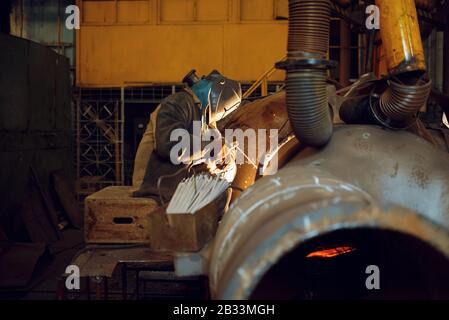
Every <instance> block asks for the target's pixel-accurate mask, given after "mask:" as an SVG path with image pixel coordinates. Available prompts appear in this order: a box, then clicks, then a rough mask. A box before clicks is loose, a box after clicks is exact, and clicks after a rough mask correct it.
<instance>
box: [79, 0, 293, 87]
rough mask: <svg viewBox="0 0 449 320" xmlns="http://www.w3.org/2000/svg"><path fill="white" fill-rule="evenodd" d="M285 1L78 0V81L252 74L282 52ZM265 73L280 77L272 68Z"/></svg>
mask: <svg viewBox="0 0 449 320" xmlns="http://www.w3.org/2000/svg"><path fill="white" fill-rule="evenodd" d="M287 3H288V1H287V0H78V1H77V4H78V6H79V7H80V9H81V29H80V30H78V32H77V84H78V85H79V86H92V87H106V86H123V85H130V84H142V83H177V82H180V81H181V79H182V77H183V76H184V75H185V74H186V73H187V72H188V71H189V70H190V69H193V68H195V69H197V71H198V73H199V74H206V73H209V72H210V71H211V70H212V69H218V70H219V71H221V72H223V73H224V74H226V75H227V76H228V77H231V78H234V79H237V80H240V81H252V80H255V79H256V78H258V77H259V76H260V75H261V74H262V73H263V72H265V71H266V70H268V69H269V68H270V67H271V66H272V65H273V64H274V63H275V62H276V61H278V60H280V59H281V58H282V57H283V56H284V55H285V52H286V46H287V28H288V27H287V21H285V20H284V21H282V20H276V17H277V16H278V17H284V18H286V17H287V15H288V9H287ZM271 79H272V80H283V79H284V75H283V72H281V71H277V72H276V73H275V74H274V75H273V77H272V78H271Z"/></svg>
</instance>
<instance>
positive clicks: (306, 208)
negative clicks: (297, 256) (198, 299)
mask: <svg viewBox="0 0 449 320" xmlns="http://www.w3.org/2000/svg"><path fill="white" fill-rule="evenodd" d="M448 160H449V156H448V155H447V154H446V153H443V152H441V151H440V150H438V149H437V148H435V147H433V146H432V145H431V144H429V143H427V142H426V141H424V140H422V139H421V138H419V137H417V136H415V135H413V134H411V133H407V132H390V131H386V130H382V129H381V128H378V127H375V126H346V125H345V126H339V127H337V128H336V131H335V135H334V138H333V139H332V142H331V143H330V144H329V145H328V146H327V147H326V148H324V149H323V150H322V151H320V152H311V153H310V152H307V150H305V151H304V152H301V153H300V154H299V155H298V157H297V159H295V160H293V161H292V162H291V163H290V164H289V165H287V166H286V167H285V168H284V169H282V170H281V171H280V172H279V173H278V174H277V175H275V176H272V177H265V178H263V179H260V180H259V181H257V182H256V183H255V184H254V185H253V186H252V187H251V188H249V189H248V190H247V191H246V192H245V193H243V194H242V195H241V197H240V198H239V199H238V200H237V201H236V202H235V203H234V204H233V206H232V207H231V209H230V211H229V212H228V213H227V215H225V217H224V219H223V221H222V223H221V225H220V228H219V230H218V233H217V237H216V239H215V244H214V247H213V251H212V257H211V267H210V269H209V271H210V284H211V292H212V294H213V296H214V297H215V298H219V299H245V298H248V297H249V296H250V294H251V292H252V290H253V289H254V288H255V286H256V285H257V283H258V281H259V280H260V279H261V277H262V276H263V275H264V274H265V272H266V271H267V270H269V268H270V267H271V266H272V265H274V264H275V263H276V262H277V261H278V260H279V259H280V258H281V257H282V256H283V255H284V254H286V253H287V252H289V251H290V250H292V249H293V248H295V247H296V246H297V245H298V244H300V243H302V242H304V241H306V240H308V239H312V238H314V237H317V236H319V235H322V234H325V233H328V232H331V231H335V230H340V229H343V228H362V227H368V228H379V229H387V230H392V231H397V232H400V233H404V234H407V235H410V236H412V237H415V238H418V239H421V240H423V241H425V242H427V243H428V244H430V245H431V246H432V247H433V248H435V249H436V250H438V251H439V252H442V253H443V254H444V255H446V256H447V257H449V197H447V194H448V193H449V161H448Z"/></svg>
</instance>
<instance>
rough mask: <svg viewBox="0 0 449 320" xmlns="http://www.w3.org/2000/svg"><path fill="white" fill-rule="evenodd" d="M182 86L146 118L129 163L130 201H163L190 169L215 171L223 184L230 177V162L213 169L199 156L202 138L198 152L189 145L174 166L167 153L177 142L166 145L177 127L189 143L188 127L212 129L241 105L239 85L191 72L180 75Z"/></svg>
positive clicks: (214, 75)
mask: <svg viewBox="0 0 449 320" xmlns="http://www.w3.org/2000/svg"><path fill="white" fill-rule="evenodd" d="M183 83H185V85H186V86H185V88H183V89H182V90H181V91H179V92H177V93H175V94H172V95H170V96H169V97H167V98H165V99H164V100H163V101H162V102H161V103H160V105H159V106H158V107H157V108H156V110H155V111H154V112H153V113H152V114H151V116H150V121H149V123H148V126H147V128H146V131H145V134H144V136H143V138H142V141H141V142H140V144H139V147H138V150H137V154H136V158H135V163H134V173H133V186H134V187H135V188H136V189H137V188H138V190H137V191H135V192H134V193H133V195H134V196H135V197H151V198H154V199H156V200H157V201H158V202H167V201H169V200H170V199H171V197H172V196H173V194H174V192H175V190H176V187H177V185H178V184H179V182H180V181H181V180H182V179H183V178H185V177H186V176H187V175H188V174H189V173H190V172H195V168H200V170H203V171H211V170H214V171H215V173H216V172H221V173H226V172H230V173H231V174H230V175H229V174H228V175H227V177H226V178H227V179H229V180H232V179H233V176H235V163H234V164H233V163H227V164H226V165H224V166H223V167H222V168H218V167H217V166H215V165H214V164H213V163H211V162H210V159H205V158H204V148H205V146H206V145H208V144H210V142H208V141H204V139H200V140H199V141H201V147H200V150H193V147H191V151H192V152H191V153H189V159H187V161H186V160H185V159H184V161H183V162H182V163H174V161H173V152H172V151H173V148H174V147H175V146H176V145H177V144H178V142H179V141H171V140H172V139H171V138H172V133H173V132H175V131H176V130H177V129H183V130H186V131H187V132H188V133H189V134H190V136H191V139H190V141H191V142H193V141H194V140H195V139H198V137H197V136H195V135H197V133H196V132H194V124H198V123H201V127H202V128H201V130H202V132H204V130H205V129H210V128H215V127H216V123H217V122H218V121H220V120H221V119H223V118H224V117H226V116H227V115H229V114H230V113H231V112H233V111H234V110H236V108H238V107H239V105H240V104H241V101H242V90H241V86H240V83H239V82H237V81H234V80H231V79H228V78H226V77H225V76H223V75H222V74H220V73H219V72H218V71H216V70H214V71H212V72H211V73H210V74H209V75H208V76H205V77H202V78H201V79H200V78H199V77H198V76H197V75H196V71H195V70H192V71H190V72H189V73H188V74H187V75H186V76H185V77H184V79H183ZM197 141H198V140H197ZM225 149H226V148H223V150H225ZM198 151H199V152H198ZM221 160H222V159H221ZM192 168H193V169H192ZM191 169H192V170H191ZM232 172H234V174H232Z"/></svg>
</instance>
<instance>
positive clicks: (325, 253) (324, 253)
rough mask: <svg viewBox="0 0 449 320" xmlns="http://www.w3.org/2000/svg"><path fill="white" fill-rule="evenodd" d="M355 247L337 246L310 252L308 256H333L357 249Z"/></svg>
mask: <svg viewBox="0 0 449 320" xmlns="http://www.w3.org/2000/svg"><path fill="white" fill-rule="evenodd" d="M355 250H356V248H353V247H336V248H332V249H324V250H319V251H314V252H312V253H309V254H308V255H307V257H306V258H333V257H336V256H339V255H342V254H346V253H350V252H353V251H355Z"/></svg>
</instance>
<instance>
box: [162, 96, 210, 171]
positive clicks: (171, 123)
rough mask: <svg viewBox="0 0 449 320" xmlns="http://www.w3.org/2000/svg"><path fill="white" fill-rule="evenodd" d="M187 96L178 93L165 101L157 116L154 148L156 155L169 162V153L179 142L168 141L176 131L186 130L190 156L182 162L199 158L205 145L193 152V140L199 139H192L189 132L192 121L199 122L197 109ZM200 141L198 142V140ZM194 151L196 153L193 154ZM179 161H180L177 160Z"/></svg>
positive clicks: (202, 144)
mask: <svg viewBox="0 0 449 320" xmlns="http://www.w3.org/2000/svg"><path fill="white" fill-rule="evenodd" d="M195 108H198V106H196V105H195V104H194V102H193V100H192V99H191V97H190V96H189V95H188V93H183V92H181V93H178V94H176V95H173V96H171V97H169V98H168V99H166V100H165V101H164V102H163V103H162V104H161V108H160V111H159V113H158V115H157V121H156V134H155V135H156V146H157V147H156V148H157V153H158V154H159V155H160V156H161V157H162V158H164V159H166V160H171V158H170V156H171V152H172V150H173V148H174V147H176V146H177V145H178V143H179V141H170V137H171V134H172V132H174V131H175V130H176V129H183V130H186V132H188V134H189V139H190V140H189V142H190V143H189V145H190V146H189V147H190V154H189V157H188V159H187V161H186V158H183V159H182V162H184V163H185V162H192V161H194V160H197V159H200V158H201V151H202V150H203V149H204V146H205V145H207V143H205V142H202V141H201V144H200V146H201V147H200V150H193V147H194V146H193V141H194V140H193V139H194V138H196V139H200V138H201V137H194V135H193V134H192V132H191V127H192V123H193V121H195V120H196V121H199V120H200V112H199V109H198V110H196V109H195ZM198 141H200V140H198ZM194 151H196V153H194ZM178 160H180V159H178Z"/></svg>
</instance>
